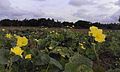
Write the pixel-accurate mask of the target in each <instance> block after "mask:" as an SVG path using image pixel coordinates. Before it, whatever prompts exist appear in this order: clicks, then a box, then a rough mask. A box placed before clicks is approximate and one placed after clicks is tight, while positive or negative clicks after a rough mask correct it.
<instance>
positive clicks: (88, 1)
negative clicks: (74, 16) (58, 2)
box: [69, 0, 95, 6]
mask: <svg viewBox="0 0 120 72" xmlns="http://www.w3.org/2000/svg"><path fill="white" fill-rule="evenodd" d="M69 4H70V5H73V6H82V5H93V4H95V2H94V1H93V0H70V2H69Z"/></svg>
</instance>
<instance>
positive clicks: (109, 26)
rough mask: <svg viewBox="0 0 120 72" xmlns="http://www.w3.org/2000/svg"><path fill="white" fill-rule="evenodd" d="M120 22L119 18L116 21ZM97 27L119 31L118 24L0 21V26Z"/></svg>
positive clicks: (51, 20) (52, 20)
mask: <svg viewBox="0 0 120 72" xmlns="http://www.w3.org/2000/svg"><path fill="white" fill-rule="evenodd" d="M118 21H119V22H120V18H119V20H118ZM93 25H94V26H97V27H99V28H103V29H112V30H116V29H120V24H119V23H110V24H101V23H99V22H95V23H92V22H89V21H83V20H78V21H77V22H75V23H73V22H66V21H64V22H60V21H58V20H57V21H55V20H54V19H50V18H48V19H46V18H40V19H29V20H28V19H24V20H10V19H3V20H1V21H0V26H29V27H49V28H50V27H57V28H76V29H88V28H89V27H90V26H93Z"/></svg>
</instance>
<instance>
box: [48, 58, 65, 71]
mask: <svg viewBox="0 0 120 72" xmlns="http://www.w3.org/2000/svg"><path fill="white" fill-rule="evenodd" d="M50 64H53V65H55V66H56V67H58V68H59V69H60V70H62V69H63V67H62V65H61V64H60V63H59V61H57V60H55V59H53V58H50Z"/></svg>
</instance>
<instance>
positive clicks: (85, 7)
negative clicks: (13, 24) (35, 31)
mask: <svg viewBox="0 0 120 72" xmlns="http://www.w3.org/2000/svg"><path fill="white" fill-rule="evenodd" d="M119 16H120V0H0V19H4V18H10V19H24V18H28V19H30V18H54V19H57V20H60V21H72V22H75V21H77V20H88V21H91V22H96V21H98V22H117V21H118V17H119Z"/></svg>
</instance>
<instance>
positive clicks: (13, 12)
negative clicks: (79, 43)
mask: <svg viewBox="0 0 120 72" xmlns="http://www.w3.org/2000/svg"><path fill="white" fill-rule="evenodd" d="M44 15H45V14H44V13H43V12H42V11H41V10H39V13H36V12H30V11H25V10H21V9H19V8H12V7H11V3H10V2H9V0H1V1H0V19H3V18H11V19H15V18H17V19H24V18H30V17H31V18H38V17H42V16H44Z"/></svg>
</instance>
